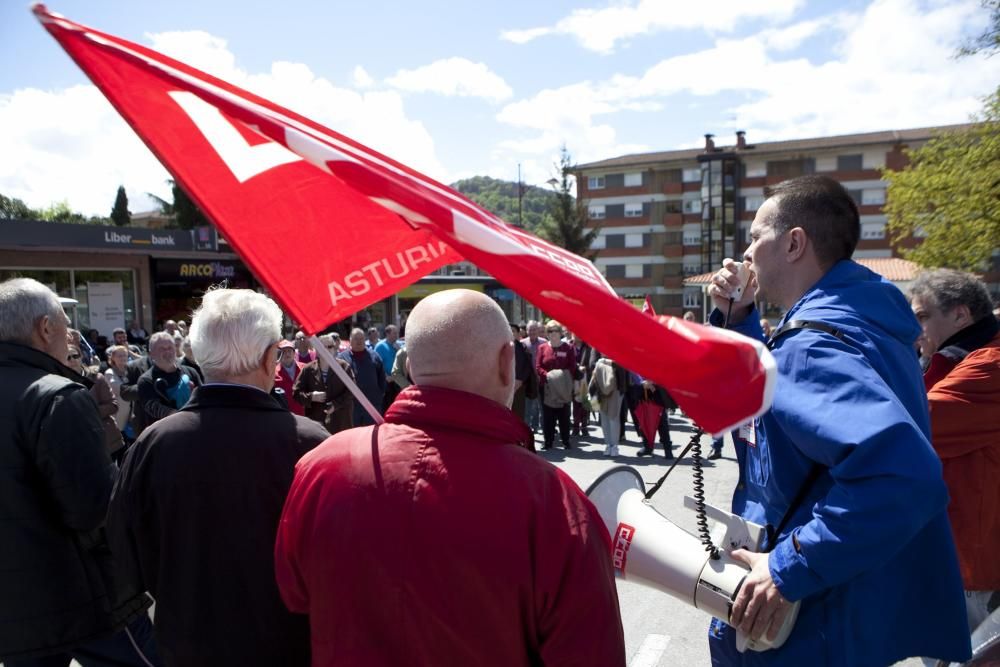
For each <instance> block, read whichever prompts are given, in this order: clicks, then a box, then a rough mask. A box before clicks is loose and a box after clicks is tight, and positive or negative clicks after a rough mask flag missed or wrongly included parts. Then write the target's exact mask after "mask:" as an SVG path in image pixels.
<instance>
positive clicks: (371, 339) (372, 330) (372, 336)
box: [365, 327, 381, 352]
mask: <svg viewBox="0 0 1000 667" xmlns="http://www.w3.org/2000/svg"><path fill="white" fill-rule="evenodd" d="M379 340H381V337H380V336H379V335H378V327H368V338H367V340H365V347H367V348H368V349H369V350H371V351H372V352H374V351H375V346H376V345H378V342H379Z"/></svg>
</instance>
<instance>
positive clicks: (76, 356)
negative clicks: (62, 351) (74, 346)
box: [68, 354, 80, 361]
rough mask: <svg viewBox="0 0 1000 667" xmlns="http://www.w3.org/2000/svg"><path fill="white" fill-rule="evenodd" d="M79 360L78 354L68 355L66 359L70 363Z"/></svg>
mask: <svg viewBox="0 0 1000 667" xmlns="http://www.w3.org/2000/svg"><path fill="white" fill-rule="evenodd" d="M79 358H80V355H79V354H71V355H69V357H68V359H69V360H70V361H73V360H74V359H79Z"/></svg>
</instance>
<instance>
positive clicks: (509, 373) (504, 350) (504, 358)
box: [497, 341, 514, 387]
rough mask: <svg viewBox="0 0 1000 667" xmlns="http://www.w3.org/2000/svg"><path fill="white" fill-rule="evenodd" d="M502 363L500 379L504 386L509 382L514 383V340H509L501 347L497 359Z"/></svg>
mask: <svg viewBox="0 0 1000 667" xmlns="http://www.w3.org/2000/svg"><path fill="white" fill-rule="evenodd" d="M497 361H498V363H499V364H500V371H499V372H500V381H501V382H502V383H503V386H505V387H506V386H507V385H509V384H514V343H513V341H510V342H507V343H505V344H504V345H503V347H501V348H500V354H499V358H498V359H497Z"/></svg>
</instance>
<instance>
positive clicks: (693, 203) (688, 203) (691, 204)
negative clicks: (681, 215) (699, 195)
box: [684, 199, 701, 213]
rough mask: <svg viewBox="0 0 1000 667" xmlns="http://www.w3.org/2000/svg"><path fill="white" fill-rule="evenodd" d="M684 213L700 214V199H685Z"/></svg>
mask: <svg viewBox="0 0 1000 667" xmlns="http://www.w3.org/2000/svg"><path fill="white" fill-rule="evenodd" d="M684 212H685V213H701V200H700V199H685V200H684Z"/></svg>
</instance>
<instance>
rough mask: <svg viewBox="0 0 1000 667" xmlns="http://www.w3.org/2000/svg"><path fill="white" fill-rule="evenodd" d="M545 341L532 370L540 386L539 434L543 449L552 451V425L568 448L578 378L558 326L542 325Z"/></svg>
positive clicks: (573, 357)
mask: <svg viewBox="0 0 1000 667" xmlns="http://www.w3.org/2000/svg"><path fill="white" fill-rule="evenodd" d="M545 337H546V339H547V341H546V342H544V343H542V344H541V345H540V346H539V348H538V357H537V359H536V360H535V370H536V372H537V373H538V379H539V383H540V385H541V398H542V433H543V435H544V441H545V444H544V448H545V449H552V443H553V442H554V441H555V437H556V422H558V423H559V437H560V439H561V440H562V444H563V447H565V448H566V449H572V448H573V446H572V445H571V444H570V440H569V436H570V433H569V406H570V404H571V403H572V402H573V380H574V379H576V378H577V377H579V376H580V371H579V369H578V368H577V365H576V352H575V351H574V350H573V346H572V345H570V344H569V343H566V342H563V339H562V338H563V328H562V325H561V324H559V323H558V322H556V321H555V320H549V321H548V322H547V323H546V324H545Z"/></svg>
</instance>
